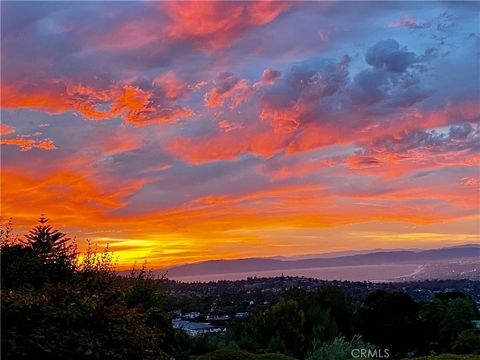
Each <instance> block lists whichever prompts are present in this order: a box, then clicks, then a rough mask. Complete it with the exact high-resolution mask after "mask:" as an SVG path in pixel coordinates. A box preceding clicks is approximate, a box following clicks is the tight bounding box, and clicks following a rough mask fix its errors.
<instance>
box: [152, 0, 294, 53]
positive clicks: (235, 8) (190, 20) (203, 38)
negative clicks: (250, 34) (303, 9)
mask: <svg viewBox="0 0 480 360" xmlns="http://www.w3.org/2000/svg"><path fill="white" fill-rule="evenodd" d="M161 6H162V7H164V9H165V10H166V12H167V14H168V16H169V17H170V18H171V20H172V23H171V25H170V26H169V27H168V28H167V33H168V35H169V36H170V38H172V39H184V40H185V39H188V40H192V41H194V42H195V43H197V44H199V45H201V46H202V47H204V48H206V49H213V50H217V49H221V48H225V47H228V46H229V45H231V44H232V42H234V41H235V40H236V39H238V38H239V37H240V36H242V35H243V34H244V33H245V32H246V31H248V30H249V29H250V28H253V27H256V26H261V25H265V24H268V23H270V22H272V21H273V20H275V18H277V17H278V16H279V15H280V14H281V13H282V12H284V11H285V10H287V9H288V7H289V4H288V3H286V2H277V1H260V2H223V1H208V2H205V1H188V2H187V1H185V2H169V3H163V4H161Z"/></svg>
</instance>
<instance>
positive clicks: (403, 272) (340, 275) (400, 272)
mask: <svg viewBox="0 0 480 360" xmlns="http://www.w3.org/2000/svg"><path fill="white" fill-rule="evenodd" d="M420 269H421V265H419V264H392V265H357V266H336V267H321V268H309V269H292V270H270V271H256V272H240V273H228V274H208V275H190V276H168V275H167V277H168V278H169V279H170V280H177V281H183V282H196V281H203V282H206V281H218V280H243V279H247V278H249V277H255V276H256V277H257V278H261V277H276V276H281V275H282V274H283V275H284V276H304V277H307V278H316V279H321V280H348V281H374V282H382V281H383V282H384V281H394V280H396V279H399V278H402V277H406V276H410V275H414V274H415V273H417V272H418V271H419V270H420Z"/></svg>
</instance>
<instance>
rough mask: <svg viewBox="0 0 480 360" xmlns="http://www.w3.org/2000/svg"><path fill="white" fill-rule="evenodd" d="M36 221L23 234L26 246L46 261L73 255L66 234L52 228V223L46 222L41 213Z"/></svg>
mask: <svg viewBox="0 0 480 360" xmlns="http://www.w3.org/2000/svg"><path fill="white" fill-rule="evenodd" d="M38 223H39V224H38V225H37V226H35V227H34V228H33V229H32V230H30V232H29V233H28V234H26V235H25V240H24V241H23V242H24V243H25V244H26V245H27V246H29V247H31V248H32V250H34V251H35V252H36V253H37V254H39V256H40V257H41V258H43V259H44V260H45V261H47V262H57V261H59V260H61V259H63V258H72V257H73V256H74V246H73V245H72V244H69V241H70V238H68V237H67V235H66V234H64V233H62V232H60V231H58V230H54V229H53V227H52V225H49V224H47V223H48V219H47V218H46V217H45V215H43V214H42V215H41V216H40V218H39V219H38ZM72 251H73V252H72Z"/></svg>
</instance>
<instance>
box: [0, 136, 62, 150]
mask: <svg viewBox="0 0 480 360" xmlns="http://www.w3.org/2000/svg"><path fill="white" fill-rule="evenodd" d="M0 144H2V145H14V146H18V147H19V148H20V149H21V150H22V151H28V150H32V149H42V150H55V149H57V147H56V146H55V144H54V143H53V141H52V140H51V139H49V138H46V139H42V140H35V139H28V138H24V137H17V138H14V139H4V138H2V139H0Z"/></svg>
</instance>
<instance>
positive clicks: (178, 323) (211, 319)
mask: <svg viewBox="0 0 480 360" xmlns="http://www.w3.org/2000/svg"><path fill="white" fill-rule="evenodd" d="M172 314H173V315H174V316H175V318H174V319H173V320H172V325H173V327H174V328H175V329H181V330H183V331H185V332H186V333H187V334H188V335H190V336H200V335H203V334H208V333H217V334H221V333H225V330H226V328H227V324H228V322H229V321H230V320H232V318H235V319H241V318H245V317H247V316H249V315H250V313H249V312H237V313H235V314H234V316H231V315H228V314H209V315H207V316H203V315H202V314H201V313H200V312H197V311H193V312H188V313H185V314H182V312H181V310H175V311H172ZM205 320H206V321H205Z"/></svg>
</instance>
